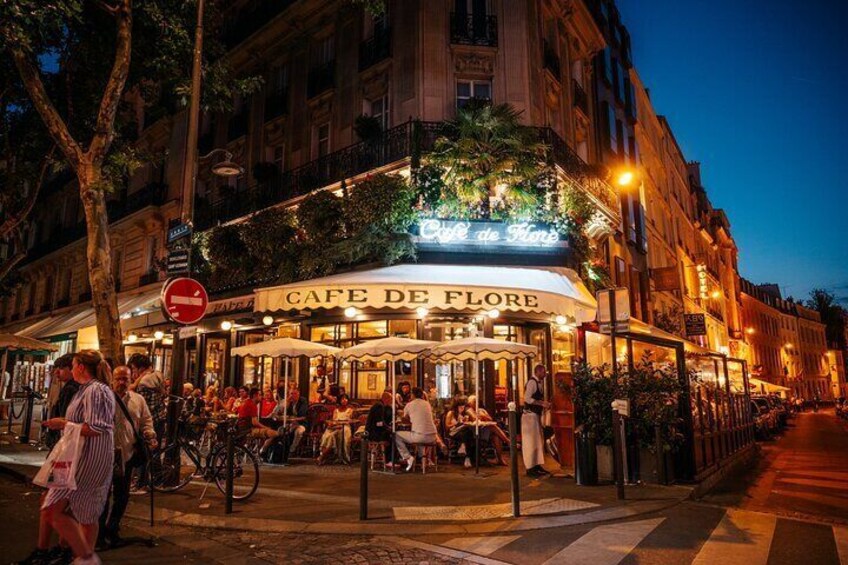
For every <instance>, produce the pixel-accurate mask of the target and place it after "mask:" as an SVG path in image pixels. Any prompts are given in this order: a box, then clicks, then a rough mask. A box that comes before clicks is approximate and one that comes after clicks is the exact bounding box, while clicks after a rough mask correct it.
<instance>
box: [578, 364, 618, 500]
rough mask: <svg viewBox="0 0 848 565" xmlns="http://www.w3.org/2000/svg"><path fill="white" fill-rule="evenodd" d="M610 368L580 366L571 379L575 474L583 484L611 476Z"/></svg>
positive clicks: (611, 395)
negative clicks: (575, 453) (575, 455)
mask: <svg viewBox="0 0 848 565" xmlns="http://www.w3.org/2000/svg"><path fill="white" fill-rule="evenodd" d="M607 370H608V367H607V366H602V367H592V366H590V365H588V364H586V363H581V364H580V365H578V366H577V367H576V368H575V370H574V374H573V376H572V385H571V390H572V398H573V400H574V414H575V421H576V423H577V427H576V428H575V432H576V433H575V436H576V438H575V445H576V447H577V457H576V461H575V471H576V476H577V482H578V484H581V485H594V484H597V483H598V478H599V477H603V478H609V477H611V476H612V448H611V445H612V407H611V404H612V401H613V399H614V391H613V384H612V379H611V378H610V377H609V375H608V374H607Z"/></svg>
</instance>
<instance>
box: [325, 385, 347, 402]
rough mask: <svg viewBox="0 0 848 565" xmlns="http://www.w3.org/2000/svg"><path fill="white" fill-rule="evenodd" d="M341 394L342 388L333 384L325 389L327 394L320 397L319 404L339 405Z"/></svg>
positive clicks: (342, 392)
mask: <svg viewBox="0 0 848 565" xmlns="http://www.w3.org/2000/svg"><path fill="white" fill-rule="evenodd" d="M343 394H344V391H343V390H342V387H340V386H339V385H337V384H335V383H333V384H331V385H330V386H329V387H327V392H325V393H324V394H323V395H321V402H323V403H324V404H339V399H340V398H341V396H342V395H343Z"/></svg>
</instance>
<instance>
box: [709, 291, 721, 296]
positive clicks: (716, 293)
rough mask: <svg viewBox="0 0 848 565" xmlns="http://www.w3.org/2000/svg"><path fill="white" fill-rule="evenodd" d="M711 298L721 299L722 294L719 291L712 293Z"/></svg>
mask: <svg viewBox="0 0 848 565" xmlns="http://www.w3.org/2000/svg"><path fill="white" fill-rule="evenodd" d="M710 296H712V297H713V298H719V297H721V292H720V291H718V290H714V291H712V292H711V293H710Z"/></svg>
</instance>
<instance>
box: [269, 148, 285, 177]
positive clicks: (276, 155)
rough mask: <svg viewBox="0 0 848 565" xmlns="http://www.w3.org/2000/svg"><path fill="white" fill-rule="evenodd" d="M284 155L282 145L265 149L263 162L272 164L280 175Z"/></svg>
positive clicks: (283, 164) (282, 168)
mask: <svg viewBox="0 0 848 565" xmlns="http://www.w3.org/2000/svg"><path fill="white" fill-rule="evenodd" d="M285 154H286V152H285V147H284V146H283V144H282V143H280V144H278V145H271V146H268V147H266V148H265V160H266V161H267V162H269V163H272V164H273V165H274V167H275V168H276V169H277V170H278V171H279V172H281V173H282V172H283V171H284V170H285V165H286V163H285Z"/></svg>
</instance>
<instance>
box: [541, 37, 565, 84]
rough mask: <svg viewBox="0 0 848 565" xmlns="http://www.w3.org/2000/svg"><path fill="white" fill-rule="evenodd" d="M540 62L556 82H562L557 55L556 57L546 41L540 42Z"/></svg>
mask: <svg viewBox="0 0 848 565" xmlns="http://www.w3.org/2000/svg"><path fill="white" fill-rule="evenodd" d="M542 60H543V62H544V65H545V68H546V69H548V70H549V71H550V72H551V74H552V75H554V78H555V79H557V81H561V80H562V69H561V67H560V64H559V55H557V53H556V51H555V50H554V48H553V46H552V45H551V44H550V43H548V40H547V39H543V40H542Z"/></svg>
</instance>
